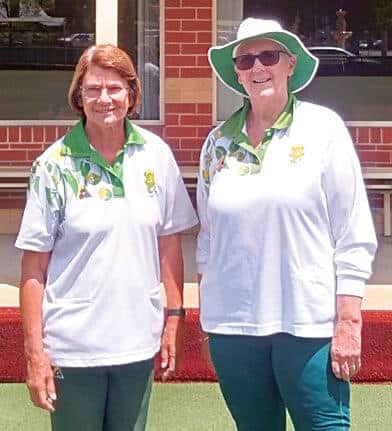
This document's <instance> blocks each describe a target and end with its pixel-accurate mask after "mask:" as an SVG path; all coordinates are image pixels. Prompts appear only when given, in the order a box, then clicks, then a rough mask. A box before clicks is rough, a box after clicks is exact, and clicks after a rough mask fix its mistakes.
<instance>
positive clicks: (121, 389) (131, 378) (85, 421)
mask: <svg viewBox="0 0 392 431" xmlns="http://www.w3.org/2000/svg"><path fill="white" fill-rule="evenodd" d="M55 377H56V390H57V401H56V406H55V407H56V411H55V412H54V413H52V414H51V422H52V430H53V431H144V430H145V428H146V421H147V410H148V403H149V399H150V394H151V387H152V381H153V360H152V359H150V360H147V361H142V362H136V363H132V364H127V365H117V366H109V367H91V368H61V369H57V370H56V373H55Z"/></svg>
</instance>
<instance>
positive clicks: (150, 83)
mask: <svg viewBox="0 0 392 431" xmlns="http://www.w3.org/2000/svg"><path fill="white" fill-rule="evenodd" d="M118 17H119V19H118V45H119V47H120V48H122V49H124V50H125V51H126V52H128V53H129V54H130V55H131V57H132V59H133V61H134V62H135V63H136V64H137V72H138V76H139V78H140V80H141V83H142V92H143V99H142V105H141V107H140V109H139V112H138V114H137V115H138V117H139V118H141V119H143V120H158V119H159V0H144V1H136V0H134V1H129V0H119V3H118Z"/></svg>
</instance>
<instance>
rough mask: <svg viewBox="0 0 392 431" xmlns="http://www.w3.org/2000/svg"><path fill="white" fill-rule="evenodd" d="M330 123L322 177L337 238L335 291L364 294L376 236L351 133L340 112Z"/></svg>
mask: <svg viewBox="0 0 392 431" xmlns="http://www.w3.org/2000/svg"><path fill="white" fill-rule="evenodd" d="M330 126H331V127H330V136H331V137H330V143H329V147H328V150H327V153H326V158H325V165H324V170H323V178H322V180H323V188H324V191H325V195H326V199H327V205H328V212H329V218H330V224H331V234H332V236H333V239H334V242H335V253H334V263H335V266H336V276H337V290H336V293H337V295H353V296H359V297H362V296H363V295H364V289H365V282H366V280H368V279H369V277H370V275H371V273H372V261H373V259H374V256H375V253H376V249H377V239H376V234H375V230H374V225H373V219H372V214H371V211H370V207H369V202H368V198H367V193H366V188H365V184H364V181H363V178H362V172H361V167H360V163H359V160H358V157H357V154H356V152H355V149H354V145H353V143H352V140H351V136H350V134H349V132H348V130H347V128H346V126H345V125H344V123H343V121H342V120H341V118H340V117H339V116H338V115H337V114H333V117H332V121H331V125H330Z"/></svg>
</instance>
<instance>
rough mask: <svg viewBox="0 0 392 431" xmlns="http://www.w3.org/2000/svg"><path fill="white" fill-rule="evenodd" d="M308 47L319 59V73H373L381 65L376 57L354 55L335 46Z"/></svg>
mask: <svg viewBox="0 0 392 431" xmlns="http://www.w3.org/2000/svg"><path fill="white" fill-rule="evenodd" d="M308 49H309V51H310V52H311V53H312V54H313V55H315V56H316V57H318V58H319V59H320V65H319V70H318V74H319V75H373V74H375V73H377V71H378V70H379V69H380V67H381V62H380V60H379V59H377V58H372V57H369V56H361V55H355V54H353V53H352V52H350V51H347V50H346V49H343V48H339V47H337V46H310V47H308Z"/></svg>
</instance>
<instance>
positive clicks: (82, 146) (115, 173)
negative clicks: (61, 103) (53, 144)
mask: <svg viewBox="0 0 392 431" xmlns="http://www.w3.org/2000/svg"><path fill="white" fill-rule="evenodd" d="M125 135H126V140H125V143H124V145H123V147H122V148H121V149H120V150H119V152H118V154H117V155H116V158H115V160H114V161H113V163H112V164H111V165H110V164H109V163H108V162H107V161H106V160H105V158H104V157H103V156H102V155H101V154H100V153H98V152H97V151H96V150H95V149H94V148H93V147H92V146H91V145H90V143H89V141H88V138H87V135H86V132H85V129H84V125H83V122H82V121H79V122H78V123H77V124H76V125H75V126H74V127H73V128H72V129H71V130H70V131H69V132H68V133H67V134H66V135H65V137H64V141H63V147H62V153H63V154H64V155H68V156H71V157H72V158H73V159H74V160H75V167H76V171H77V173H78V175H76V176H75V175H73V174H72V173H68V174H66V178H68V180H69V181H68V182H69V183H72V189H73V190H75V189H76V184H78V190H79V191H78V195H79V196H78V197H79V198H80V199H82V198H85V197H89V193H88V191H87V184H91V185H94V186H96V185H98V184H99V182H100V181H102V180H105V182H106V183H107V184H108V185H110V187H109V188H108V187H102V188H101V189H100V190H101V191H100V194H99V197H100V198H101V199H105V200H107V199H110V198H112V197H124V196H125V191H124V184H123V168H124V154H125V151H126V150H127V148H128V147H129V146H130V145H143V144H144V143H145V140H144V138H143V137H142V135H141V134H140V133H139V132H138V131H137V129H136V128H135V127H134V126H133V125H132V123H131V121H130V120H128V119H126V120H125ZM83 159H84V160H83Z"/></svg>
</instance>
